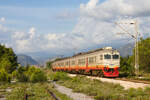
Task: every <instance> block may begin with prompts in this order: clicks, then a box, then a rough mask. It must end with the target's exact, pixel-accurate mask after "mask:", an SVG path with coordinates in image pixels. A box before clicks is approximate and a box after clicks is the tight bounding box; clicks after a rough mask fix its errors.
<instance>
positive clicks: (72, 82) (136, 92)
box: [51, 72, 150, 100]
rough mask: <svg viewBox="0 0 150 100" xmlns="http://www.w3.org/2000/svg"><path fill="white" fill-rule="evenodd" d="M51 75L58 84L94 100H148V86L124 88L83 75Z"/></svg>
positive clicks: (60, 73)
mask: <svg viewBox="0 0 150 100" xmlns="http://www.w3.org/2000/svg"><path fill="white" fill-rule="evenodd" d="M53 75H54V76H53V77H54V80H57V83H58V84H60V85H63V86H66V87H68V88H71V89H73V91H75V92H82V93H85V94H87V95H90V96H94V99H95V100H150V88H146V89H141V88H139V89H133V88H131V89H128V90H124V88H123V87H122V86H120V85H119V84H113V83H107V82H101V81H99V80H95V79H93V80H92V79H88V78H86V77H84V76H76V77H73V78H70V77H68V76H66V75H67V74H65V73H62V72H56V73H53ZM51 77H52V76H51Z"/></svg>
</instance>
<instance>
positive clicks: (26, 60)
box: [17, 54, 38, 66]
mask: <svg viewBox="0 0 150 100" xmlns="http://www.w3.org/2000/svg"><path fill="white" fill-rule="evenodd" d="M17 61H18V63H20V64H21V65H22V66H27V65H28V64H29V65H38V62H37V61H35V60H34V59H33V58H32V57H30V56H27V55H24V54H18V55H17Z"/></svg>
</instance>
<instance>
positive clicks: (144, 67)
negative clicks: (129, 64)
mask: <svg viewBox="0 0 150 100" xmlns="http://www.w3.org/2000/svg"><path fill="white" fill-rule="evenodd" d="M138 45H139V66H140V70H141V71H144V72H150V38H147V39H141V40H140V41H139V42H138ZM133 61H134V55H133Z"/></svg>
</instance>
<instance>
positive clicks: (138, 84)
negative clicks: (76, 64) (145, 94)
mask: <svg viewBox="0 0 150 100" xmlns="http://www.w3.org/2000/svg"><path fill="white" fill-rule="evenodd" d="M68 75H69V76H70V77H75V76H76V75H77V74H68ZM81 76H86V77H87V78H90V79H97V80H100V81H102V82H109V83H114V84H120V85H121V86H123V87H124V89H129V88H145V87H150V81H143V80H135V79H126V78H102V77H97V76H87V75H81Z"/></svg>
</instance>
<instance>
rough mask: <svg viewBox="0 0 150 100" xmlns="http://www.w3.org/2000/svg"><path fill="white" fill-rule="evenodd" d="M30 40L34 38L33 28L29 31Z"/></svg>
mask: <svg viewBox="0 0 150 100" xmlns="http://www.w3.org/2000/svg"><path fill="white" fill-rule="evenodd" d="M29 34H30V38H33V37H34V36H35V28H34V27H32V28H30V29H29Z"/></svg>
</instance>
